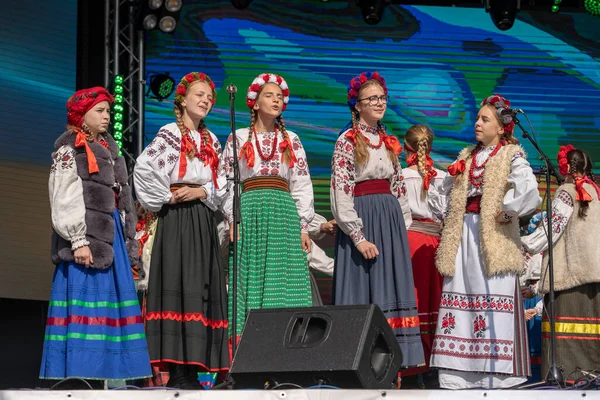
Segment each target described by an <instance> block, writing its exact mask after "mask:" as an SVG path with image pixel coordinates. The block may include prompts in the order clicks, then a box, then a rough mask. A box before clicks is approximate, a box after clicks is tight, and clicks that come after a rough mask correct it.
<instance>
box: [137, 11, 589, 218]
mask: <svg viewBox="0 0 600 400" xmlns="http://www.w3.org/2000/svg"><path fill="white" fill-rule="evenodd" d="M349 3H353V2H345V1H344V2H334V1H333V2H322V1H316V0H315V1H286V0H269V1H264V0H256V1H254V2H253V3H252V5H251V6H250V8H248V9H246V10H237V9H235V8H233V7H232V6H231V3H230V2H229V1H226V0H223V1H211V2H206V1H203V0H202V1H200V0H197V1H190V0H186V1H185V3H184V6H183V9H182V14H181V19H180V21H179V24H178V26H177V29H176V31H175V33H174V34H172V35H168V34H164V33H162V32H159V31H153V32H152V33H151V34H150V35H149V37H148V42H147V62H146V68H147V70H148V72H149V73H153V72H169V73H170V74H171V75H172V76H173V77H174V78H175V79H176V80H177V81H179V79H180V78H181V77H182V76H183V75H185V74H186V73H188V72H190V71H203V72H206V73H207V74H209V75H210V76H211V78H212V79H213V80H214V81H215V82H216V85H217V103H216V105H215V107H214V109H213V111H212V112H211V114H209V116H208V117H207V119H206V122H207V125H208V126H209V128H210V129H211V130H212V131H213V132H215V133H216V134H217V136H218V137H219V138H220V140H221V141H222V142H224V141H225V139H226V137H227V135H228V134H229V132H230V125H229V98H228V94H227V92H226V90H225V88H226V86H227V85H228V84H230V83H234V84H235V85H236V86H237V87H238V93H237V97H236V102H235V105H236V125H237V126H236V127H237V128H241V127H244V126H247V124H248V121H249V118H248V117H249V112H248V109H247V107H246V105H245V92H246V90H247V88H248V86H249V84H250V82H251V81H252V79H254V77H255V76H256V75H258V74H259V73H262V72H274V73H277V74H281V75H282V76H283V77H284V78H285V79H286V80H287V81H288V84H289V86H290V91H291V98H290V104H289V105H288V108H287V110H286V111H285V112H284V118H285V121H286V126H287V127H288V128H289V129H291V130H293V131H295V132H296V133H298V134H299V135H300V137H301V139H302V142H303V144H304V146H305V148H306V151H307V155H308V162H309V166H310V170H311V174H312V178H313V182H314V187H315V207H316V211H317V212H318V213H322V214H325V215H330V211H329V210H330V207H329V180H330V163H331V155H332V152H333V146H334V143H335V140H336V138H337V136H338V133H339V131H340V129H341V128H342V127H343V126H344V125H345V124H346V123H347V122H348V121H349V117H350V114H349V111H348V106H347V104H346V90H347V85H348V82H349V80H350V79H351V78H352V77H353V76H355V75H357V74H358V73H360V72H361V71H373V70H377V71H379V72H380V73H381V74H382V75H383V76H384V77H385V78H386V80H387V83H388V88H389V94H390V96H391V99H390V103H389V104H388V110H387V113H386V115H385V118H384V120H383V121H384V123H385V124H386V125H387V127H388V129H389V130H390V131H391V132H393V133H395V134H396V135H399V136H400V137H402V136H403V135H404V132H405V131H406V129H407V128H408V127H410V126H411V125H413V124H416V123H425V124H429V125H430V126H431V127H432V128H433V129H434V131H435V133H436V139H435V142H434V145H433V148H434V151H433V154H432V156H433V158H434V160H435V161H436V164H437V165H438V166H445V165H447V164H448V163H450V162H451V161H452V160H454V158H455V157H456V155H457V153H458V151H459V150H460V149H462V148H463V147H464V146H465V145H467V144H470V143H472V142H473V140H474V139H473V124H474V120H475V116H476V114H477V110H478V104H479V102H480V101H481V100H482V99H483V98H485V97H487V96H488V95H490V94H492V93H500V94H502V95H504V96H505V97H507V98H508V99H510V100H511V101H512V103H513V106H514V107H517V108H521V109H523V110H525V111H526V112H527V114H528V116H529V118H530V119H531V122H532V124H533V127H534V130H535V133H536V135H537V138H538V140H539V142H540V144H541V146H542V148H543V149H544V150H545V151H546V152H547V154H549V155H550V156H551V157H552V158H554V157H555V155H556V152H557V150H558V147H559V146H560V145H561V144H565V143H572V144H573V145H574V146H576V147H581V148H583V149H585V150H587V151H588V152H589V154H590V155H591V157H592V158H593V159H594V160H596V166H597V167H599V166H600V163H599V162H600V135H599V134H600V45H599V43H600V18H598V17H594V16H591V15H589V14H586V13H575V14H565V13H558V14H553V13H551V12H550V11H548V12H536V13H525V12H521V13H520V14H519V17H518V21H517V22H516V23H515V25H514V27H513V28H512V29H511V30H508V31H499V30H498V29H497V28H496V27H495V26H494V25H493V24H492V22H491V20H490V18H489V15H488V14H486V13H485V11H484V10H483V8H456V7H432V6H405V5H402V6H400V5H393V6H389V7H387V9H386V10H385V12H384V16H383V20H382V22H381V23H380V24H379V25H376V26H369V25H367V24H365V23H364V22H363V20H362V17H361V14H360V10H359V9H358V8H356V7H355V6H353V5H349ZM145 116H146V125H145V132H146V136H145V137H146V144H147V143H148V142H149V141H150V140H152V138H153V137H154V135H155V134H156V132H157V131H158V128H159V127H160V126H161V125H163V124H166V123H169V122H172V121H173V118H174V117H173V113H172V96H171V98H170V99H169V101H163V102H159V101H157V100H153V99H148V100H147V101H146V113H145ZM522 119H523V122H524V126H525V127H526V128H527V130H529V126H528V125H527V121H526V120H525V119H524V118H522ZM517 132H518V128H517ZM517 137H519V138H520V135H518V136H517ZM522 143H523V144H524V146H525V149H526V150H527V151H528V153H529V159H530V161H531V163H532V165H533V167H534V168H539V167H540V165H541V162H540V161H539V160H538V159H537V157H536V153H535V150H534V149H533V148H532V146H530V145H529V143H527V142H526V141H524V140H523V141H522Z"/></svg>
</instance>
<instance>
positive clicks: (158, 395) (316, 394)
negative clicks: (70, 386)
mask: <svg viewBox="0 0 600 400" xmlns="http://www.w3.org/2000/svg"><path fill="white" fill-rule="evenodd" d="M582 397H585V399H586V400H591V399H600V391H598V390H589V391H582V390H490V391H485V390H455V391H452V390H323V389H311V390H297V389H293V390H279V389H275V390H214V391H211V390H207V391H180V390H164V389H153V390H149V389H141V390H87V391H86V390H78V391H66V390H65V391H60V390H53V391H49V390H7V391H0V400H33V399H35V400H104V399H106V400H109V399H110V400H116V399H127V400H192V399H202V400H241V399H244V400H330V399H331V400H334V399H335V400H337V399H343V400H375V399H379V400H381V399H383V398H385V400H388V399H398V400H406V399H439V400H476V399H477V400H482V399H485V400H500V399H502V400H505V399H510V400H538V399H539V400H559V399H560V400H568V399H581V398H582Z"/></svg>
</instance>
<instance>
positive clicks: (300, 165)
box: [292, 136, 309, 176]
mask: <svg viewBox="0 0 600 400" xmlns="http://www.w3.org/2000/svg"><path fill="white" fill-rule="evenodd" d="M292 149H293V150H294V153H296V154H299V153H298V151H299V150H303V148H302V143H301V142H300V138H299V137H298V136H296V137H295V138H294V139H293V140H292ZM294 167H295V169H296V174H297V175H299V176H308V174H309V173H308V163H307V162H306V157H302V156H299V157H298V161H297V162H296V165H295V166H294Z"/></svg>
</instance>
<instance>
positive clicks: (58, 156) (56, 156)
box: [50, 149, 75, 173]
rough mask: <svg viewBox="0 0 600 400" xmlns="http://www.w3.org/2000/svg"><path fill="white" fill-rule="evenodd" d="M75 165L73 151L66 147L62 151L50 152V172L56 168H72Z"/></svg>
mask: <svg viewBox="0 0 600 400" xmlns="http://www.w3.org/2000/svg"><path fill="white" fill-rule="evenodd" d="M74 167H75V151H74V150H72V149H66V150H64V151H62V152H58V151H57V152H54V153H53V154H52V166H51V167H50V173H53V172H56V170H57V169H61V170H65V169H73V168H74Z"/></svg>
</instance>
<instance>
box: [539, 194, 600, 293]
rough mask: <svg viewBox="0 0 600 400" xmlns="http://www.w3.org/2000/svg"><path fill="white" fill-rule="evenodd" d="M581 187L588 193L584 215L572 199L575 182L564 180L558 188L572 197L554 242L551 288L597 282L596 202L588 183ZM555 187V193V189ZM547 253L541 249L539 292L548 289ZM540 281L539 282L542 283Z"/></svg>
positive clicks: (599, 211)
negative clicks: (569, 212)
mask: <svg viewBox="0 0 600 400" xmlns="http://www.w3.org/2000/svg"><path fill="white" fill-rule="evenodd" d="M584 188H585V190H586V191H587V192H588V193H589V194H590V195H591V196H592V198H593V200H592V201H591V202H590V203H589V207H588V209H587V216H585V217H583V218H580V217H579V202H578V201H577V200H575V199H576V191H575V185H574V184H573V183H565V184H563V185H562V186H561V187H559V188H558V190H561V189H562V190H564V191H566V192H567V193H569V195H570V196H571V199H572V200H573V215H572V216H571V218H569V222H567V226H566V227H565V228H564V232H563V234H562V236H561V237H560V238H559V239H558V240H557V241H556V243H555V244H554V250H553V264H554V289H555V290H567V289H572V288H574V287H577V286H581V285H585V284H587V283H593V282H600V246H598V237H599V236H600V202H599V201H598V195H597V194H596V190H595V189H594V187H593V186H592V185H589V184H587V183H585V184H584ZM558 190H557V192H558ZM547 266H548V252H547V251H545V252H544V259H543V261H542V273H541V282H540V283H539V284H538V286H539V287H540V289H541V290H540V292H541V293H548V291H549V290H550V283H549V273H548V269H547ZM542 282H543V285H542Z"/></svg>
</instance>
